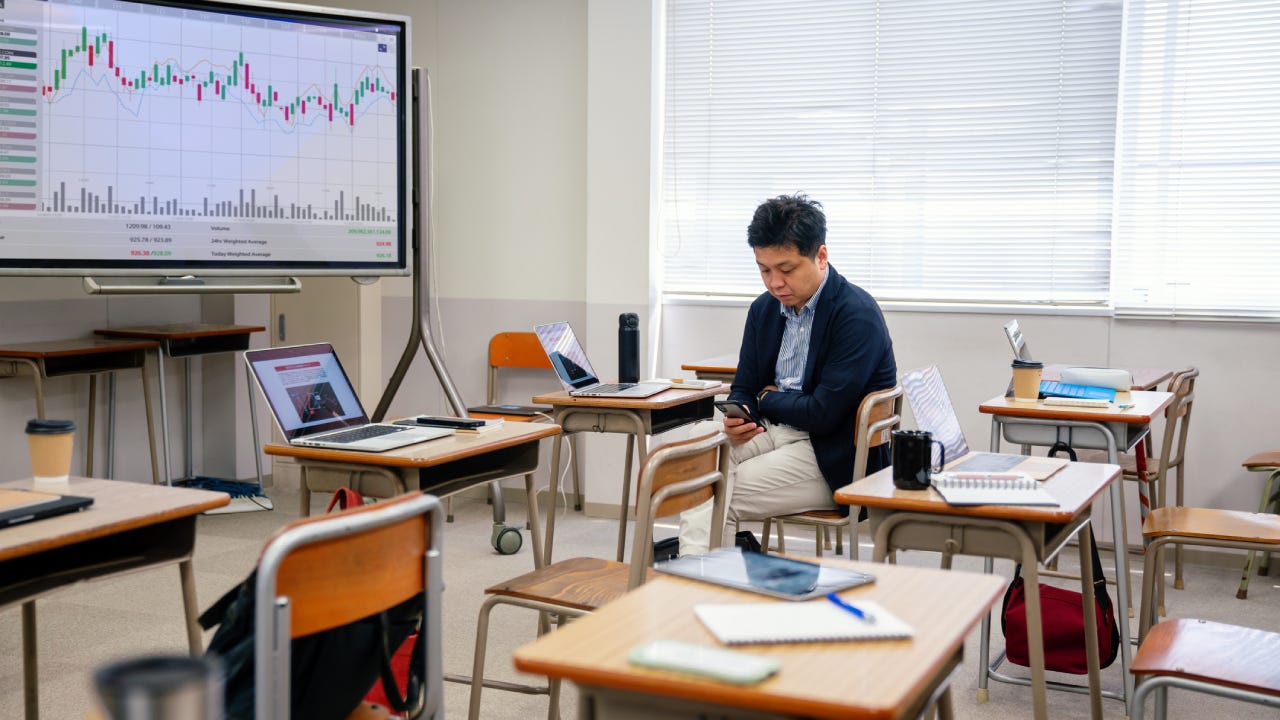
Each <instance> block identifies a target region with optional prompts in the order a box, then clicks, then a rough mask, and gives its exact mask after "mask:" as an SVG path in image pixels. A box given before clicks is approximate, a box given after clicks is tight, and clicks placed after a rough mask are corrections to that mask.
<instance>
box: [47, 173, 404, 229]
mask: <svg viewBox="0 0 1280 720" xmlns="http://www.w3.org/2000/svg"><path fill="white" fill-rule="evenodd" d="M270 200H271V202H270V203H259V202H258V191H257V190H256V189H250V190H249V191H248V192H245V191H244V190H241V191H240V192H239V199H238V200H236V201H235V202H232V201H230V200H212V201H211V200H210V199H209V198H203V199H201V201H200V203H199V205H198V207H185V206H184V205H183V201H181V200H179V199H178V198H175V197H167V198H164V199H161V198H160V197H159V196H157V195H152V196H150V197H132V198H127V199H126V198H122V197H120V195H119V194H118V193H117V192H116V191H115V188H113V187H111V186H110V185H108V186H107V189H106V193H105V194H103V193H94V192H90V191H89V190H87V189H85V188H83V187H82V188H80V189H79V190H77V191H73V192H72V193H71V194H70V195H68V192H67V184H66V183H65V182H62V183H58V189H57V190H54V191H53V201H52V202H50V203H49V204H48V205H46V204H45V203H43V202H41V203H40V208H39V209H40V210H44V211H49V212H59V213H71V214H76V215H166V216H179V217H216V218H265V219H275V220H342V221H346V222H350V221H357V222H359V221H380V222H389V221H391V220H393V219H394V214H393V213H391V212H390V211H388V210H387V208H385V207H376V206H374V205H373V204H371V203H367V202H364V201H362V200H361V199H360V196H358V195H357V196H355V197H353V198H351V203H350V204H348V203H347V198H346V193H345V192H343V191H339V192H338V199H337V200H334V201H333V205H331V206H327V207H315V206H312V205H310V204H308V205H298V204H297V203H288V204H282V203H281V202H280V198H279V196H277V195H272V196H271V198H270Z"/></svg>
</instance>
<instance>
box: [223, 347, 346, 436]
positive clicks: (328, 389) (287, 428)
mask: <svg viewBox="0 0 1280 720" xmlns="http://www.w3.org/2000/svg"><path fill="white" fill-rule="evenodd" d="M245 357H246V358H247V359H248V361H249V367H250V368H251V369H252V370H253V374H254V376H255V377H256V378H257V380H258V385H259V386H260V387H261V388H262V394H263V395H264V396H265V397H266V398H267V402H268V403H269V404H270V405H271V412H272V413H274V414H275V416H276V421H277V422H279V423H280V430H281V431H282V432H283V433H284V434H285V437H287V438H288V439H290V440H293V439H294V438H299V437H303V436H306V435H314V434H316V433H320V432H326V431H329V430H337V429H339V428H343V427H349V426H352V425H364V424H365V423H367V422H369V418H368V417H367V416H366V415H365V413H364V408H363V407H361V405H360V400H359V399H358V398H356V394H355V391H354V390H353V389H352V387H351V382H350V381H349V380H348V379H347V374H346V373H345V372H344V371H343V370H342V364H341V363H339V362H338V356H337V354H336V353H334V351H333V346H332V345H329V344H328V343H316V344H313V345H298V346H295V347H284V348H270V349H266V350H250V351H249V352H247V353H245Z"/></svg>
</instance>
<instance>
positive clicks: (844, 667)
mask: <svg viewBox="0 0 1280 720" xmlns="http://www.w3.org/2000/svg"><path fill="white" fill-rule="evenodd" d="M837 563H839V564H842V565H848V566H850V567H856V568H857V569H859V570H862V571H863V572H869V573H871V574H873V575H875V576H876V582H875V583H873V584H871V585H867V586H864V587H861V588H855V589H853V590H846V591H845V592H842V593H841V595H842V596H843V597H846V598H849V599H850V600H853V601H857V600H859V599H870V600H874V601H876V602H878V603H880V604H881V605H884V606H885V607H886V608H889V609H890V610H892V611H893V613H894V614H895V615H897V616H899V617H901V618H902V619H903V620H905V621H906V622H907V623H908V624H910V625H911V626H912V627H913V628H914V629H915V633H916V635H915V637H914V638H913V639H911V640H886V641H863V642H839V643H836V642H833V643H803V644H800V643H792V644H778V645H755V646H750V647H749V648H746V649H745V650H744V651H745V652H751V653H757V654H761V655H769V656H773V657H777V658H779V659H780V660H781V661H782V670H781V671H780V672H779V673H778V674H776V675H774V676H773V677H772V678H770V679H768V680H765V681H764V682H762V683H760V684H758V685H755V686H752V687H745V688H744V687H738V686H735V685H728V684H724V683H717V682H712V681H709V680H700V679H697V678H695V677H692V676H689V675H681V674H678V673H673V672H667V671H662V670H651V669H646V668H639V667H634V666H632V665H630V664H629V663H628V662H627V653H628V652H629V651H630V650H631V649H632V648H633V647H635V646H637V645H640V644H641V643H644V642H647V641H650V640H660V639H675V640H682V641H685V642H692V643H697V644H701V645H712V646H716V645H717V642H716V640H715V639H714V638H713V637H712V635H711V633H710V632H708V631H707V629H706V628H704V627H703V626H702V624H701V623H700V622H699V621H698V620H697V618H696V617H695V616H694V614H693V610H692V608H693V606H694V605H696V604H699V603H708V602H717V603H739V602H744V603H745V602H770V601H771V600H770V599H769V598H767V597H765V596H763V595H754V594H751V593H746V592H739V591H737V590H731V589H728V588H722V587H718V586H715V585H709V584H706V583H700V582H696V581H693V580H686V579H684V578H677V577H671V576H663V577H659V578H658V579H656V580H652V581H650V582H647V583H645V584H644V585H642V586H640V587H639V588H637V589H636V590H634V591H632V592H630V593H627V594H626V595H625V596H623V597H622V598H619V599H618V600H615V601H613V602H611V603H609V604H608V605H606V606H604V607H603V608H601V609H600V610H599V611H597V612H596V613H594V614H592V615H588V616H586V617H582V618H579V619H577V620H574V621H573V622H572V623H569V624H568V625H565V626H563V627H561V628H560V629H558V630H556V631H555V632H553V633H550V634H548V635H544V636H543V637H541V638H539V639H538V640H537V641H536V642H534V643H532V644H530V645H525V646H524V647H522V648H520V649H519V650H517V651H516V653H515V658H514V659H515V666H516V668H517V669H519V670H522V671H524V672H531V673H535V674H539V675H550V676H553V677H560V678H566V679H569V680H573V681H575V682H578V683H583V684H587V685H593V686H598V687H605V688H614V689H618V690H626V691H633V692H641V693H651V694H653V695H662V696H666V697H672V698H679V699H686V700H694V701H702V702H710V703H717V704H723V705H728V706H734V707H742V708H751V709H753V710H760V711H764V712H772V713H781V714H788V715H796V716H804V717H820V718H899V717H903V716H904V715H906V714H907V713H908V712H909V708H910V707H911V706H912V705H913V704H915V702H916V700H917V698H919V697H920V696H921V695H922V694H923V693H924V692H925V691H926V690H927V687H928V685H929V684H930V682H931V681H932V680H934V679H935V678H936V676H937V675H938V673H939V672H941V671H942V669H943V668H945V667H947V665H948V663H949V661H950V660H951V659H952V657H953V656H954V655H955V653H956V652H957V651H958V649H959V648H960V647H961V645H962V644H963V642H964V638H965V636H966V635H967V634H968V633H969V631H970V630H971V629H972V628H973V627H974V626H975V625H977V623H978V622H979V621H980V620H981V619H982V616H983V615H985V614H986V612H987V610H989V609H990V608H991V606H992V604H993V603H995V601H996V600H997V599H998V598H999V597H1000V595H1001V593H1003V592H1004V586H1005V584H1006V582H1005V580H1004V579H1003V578H1000V577H998V576H994V575H979V574H973V573H965V572H945V571H941V570H934V569H931V568H914V567H906V566H901V565H874V564H871V563H850V562H847V561H833V560H825V561H824V564H837ZM942 598H945V601H943V600H942ZM772 602H788V601H786V600H774V601H772ZM810 602H826V600H825V599H819V600H813V601H810Z"/></svg>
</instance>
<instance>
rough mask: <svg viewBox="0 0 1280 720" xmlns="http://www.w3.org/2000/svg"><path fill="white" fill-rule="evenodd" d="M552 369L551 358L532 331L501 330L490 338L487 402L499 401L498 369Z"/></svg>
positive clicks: (491, 403)
mask: <svg viewBox="0 0 1280 720" xmlns="http://www.w3.org/2000/svg"><path fill="white" fill-rule="evenodd" d="M499 368H525V369H530V370H540V369H544V368H545V369H547V370H552V369H553V368H552V367H551V360H550V359H548V358H547V353H546V351H545V350H543V349H542V343H540V342H538V335H537V334H536V333H532V332H500V333H498V334H497V335H494V336H493V337H491V338H489V383H488V389H487V390H486V391H485V395H486V397H487V400H486V401H485V402H487V403H489V404H490V405H493V404H495V403H497V402H498V369H499Z"/></svg>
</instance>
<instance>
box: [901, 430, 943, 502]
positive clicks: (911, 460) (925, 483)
mask: <svg viewBox="0 0 1280 720" xmlns="http://www.w3.org/2000/svg"><path fill="white" fill-rule="evenodd" d="M892 442H893V445H892V448H891V450H890V454H891V455H892V461H893V485H894V487H897V488H899V489H902V490H924V489H925V488H927V487H929V473H930V472H938V471H940V470H942V467H943V466H944V465H946V464H947V449H946V448H945V447H943V446H942V443H941V442H939V441H937V440H934V439H933V433H931V432H929V431H928V430H894V431H893V441H892ZM935 444H936V445H937V446H938V453H939V455H938V457H939V458H940V459H939V460H938V465H937V466H936V467H935V466H934V464H933V446H934V445H935Z"/></svg>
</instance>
